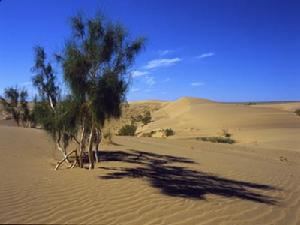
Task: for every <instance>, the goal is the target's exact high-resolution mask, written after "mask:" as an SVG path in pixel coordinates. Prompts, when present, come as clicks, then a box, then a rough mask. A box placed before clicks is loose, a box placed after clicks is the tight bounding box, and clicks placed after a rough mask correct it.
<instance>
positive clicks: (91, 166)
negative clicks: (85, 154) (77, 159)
mask: <svg viewBox="0 0 300 225" xmlns="http://www.w3.org/2000/svg"><path fill="white" fill-rule="evenodd" d="M93 138H94V126H92V129H91V132H90V136H89V146H88V150H89V164H90V165H89V170H91V169H94V166H95V165H94V156H93V141H94V140H93Z"/></svg>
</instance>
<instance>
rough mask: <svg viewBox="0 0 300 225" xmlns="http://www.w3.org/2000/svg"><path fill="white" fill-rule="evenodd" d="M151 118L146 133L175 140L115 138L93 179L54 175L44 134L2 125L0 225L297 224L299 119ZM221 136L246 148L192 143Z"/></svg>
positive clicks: (229, 113) (72, 173)
mask: <svg viewBox="0 0 300 225" xmlns="http://www.w3.org/2000/svg"><path fill="white" fill-rule="evenodd" d="M143 104H146V103H145V102H144V103H143ZM155 107H156V106H155ZM297 107H298V106H297ZM154 117H155V118H156V120H155V121H154V122H153V123H150V124H149V125H148V126H146V127H145V129H150V128H151V127H164V126H165V127H172V128H174V129H175V131H176V132H177V133H176V135H175V136H174V137H172V138H169V139H159V138H136V137H132V138H130V137H115V138H114V141H115V142H116V143H117V145H112V146H102V153H101V163H100V164H98V165H97V169H95V170H94V171H88V170H85V169H78V168H75V169H62V170H59V171H54V170H53V168H54V165H55V162H56V161H55V160H54V158H56V157H57V153H56V152H55V151H54V146H53V143H52V142H51V140H50V139H49V138H48V137H47V135H46V134H45V133H44V132H43V131H42V130H39V129H28V128H27V129H26V128H17V127H14V126H7V125H8V124H7V122H5V123H4V124H0V153H1V157H0V178H1V185H0V199H1V201H0V223H39V224H45V223H56V224H57V223H72V224H77V223H81V224H137V225H140V224H155V225H159V224H178V225H179V224H180V225H181V224H211V225H215V224H228V225H235V224H243V225H244V224H246V225H247V224H248V225H250V224H251V225H253V224H255V225H256V224H262V225H267V224H270V225H271V224H276V225H286V224H289V225H297V224H300V173H299V171H300V151H299V149H300V148H299V147H300V145H299V143H300V142H299V136H300V130H299V129H300V126H299V124H300V118H299V117H297V116H295V114H293V113H292V111H289V110H286V108H276V107H275V108H274V107H269V106H262V107H261V106H260V107H259V106H246V105H241V104H221V103H215V102H211V101H206V100H199V99H188V98H183V99H180V100H178V101H176V102H169V103H163V104H162V106H161V107H160V109H159V110H157V111H156V112H155V113H154ZM10 125H12V124H10ZM223 126H224V127H227V128H229V130H230V131H232V133H233V137H234V138H237V139H238V140H240V143H238V144H235V145H228V144H212V143H206V142H202V141H197V140H195V139H193V138H192V137H195V136H197V135H202V134H209V135H210V134H211V135H215V134H217V133H218V132H219V129H220V128H222V127H223ZM255 140H256V142H254V141H255Z"/></svg>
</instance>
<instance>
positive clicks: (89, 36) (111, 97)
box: [32, 15, 144, 168]
mask: <svg viewBox="0 0 300 225" xmlns="http://www.w3.org/2000/svg"><path fill="white" fill-rule="evenodd" d="M71 27H72V35H71V37H70V38H69V39H68V40H67V41H66V43H65V46H64V48H63V50H62V51H61V53H60V54H57V55H56V59H57V60H58V62H59V65H61V67H62V72H63V79H64V82H65V84H66V85H67V89H68V90H67V91H68V95H67V96H61V95H60V92H61V90H60V88H59V86H58V85H57V80H56V76H55V73H54V70H53V67H52V66H51V64H50V63H49V62H47V56H46V53H45V51H44V49H43V48H42V47H36V48H35V54H36V57H35V64H34V67H33V72H34V73H35V75H34V77H33V79H32V81H33V85H34V86H35V87H36V88H37V90H38V92H39V98H38V100H37V101H36V104H35V107H34V110H33V112H34V113H33V114H34V117H35V118H36V120H37V121H38V123H40V124H41V125H42V126H43V128H44V129H45V130H46V131H47V132H48V133H49V134H51V136H52V137H53V139H54V140H55V141H56V143H57V146H58V148H59V149H64V150H63V152H64V156H65V157H67V154H66V152H65V147H66V146H67V145H68V144H69V142H70V141H71V140H74V141H75V142H76V143H77V144H78V145H79V158H80V159H79V161H80V166H81V167H82V166H83V160H82V155H83V152H85V151H88V153H89V154H88V155H89V162H90V168H93V167H94V157H93V155H92V150H93V149H92V148H93V145H96V146H98V144H99V142H100V140H101V138H97V136H99V135H100V134H101V129H102V127H103V125H104V122H105V120H109V119H110V118H112V117H114V118H117V117H119V116H120V115H121V104H122V103H123V102H124V101H125V100H126V98H125V97H126V92H127V90H128V82H129V76H128V69H129V68H130V67H131V65H132V64H133V62H134V59H135V57H136V55H137V54H138V53H139V51H140V50H141V49H142V47H143V44H144V39H143V38H137V39H134V40H131V39H130V38H129V35H128V33H127V32H126V30H125V29H124V28H123V27H122V26H121V25H120V24H118V23H111V22H108V21H107V20H106V19H105V18H104V17H102V16H99V15H97V16H95V17H93V18H84V17H83V16H81V15H77V16H75V17H73V18H71ZM96 149H98V147H97V148H96Z"/></svg>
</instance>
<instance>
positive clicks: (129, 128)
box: [118, 124, 137, 136]
mask: <svg viewBox="0 0 300 225" xmlns="http://www.w3.org/2000/svg"><path fill="white" fill-rule="evenodd" d="M136 129H137V127H136V126H135V125H133V124H131V125H129V124H127V125H124V126H123V127H121V129H120V130H119V132H118V135H120V136H134V134H135V131H136Z"/></svg>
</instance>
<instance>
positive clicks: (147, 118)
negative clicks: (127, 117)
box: [131, 111, 152, 125]
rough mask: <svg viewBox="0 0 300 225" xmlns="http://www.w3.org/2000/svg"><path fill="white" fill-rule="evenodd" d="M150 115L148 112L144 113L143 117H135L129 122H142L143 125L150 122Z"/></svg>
mask: <svg viewBox="0 0 300 225" xmlns="http://www.w3.org/2000/svg"><path fill="white" fill-rule="evenodd" d="M151 119H152V117H151V113H150V112H149V111H146V112H145V113H144V115H138V116H136V117H131V121H132V122H133V123H137V122H142V123H143V124H144V125H146V124H148V123H150V122H151Z"/></svg>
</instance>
